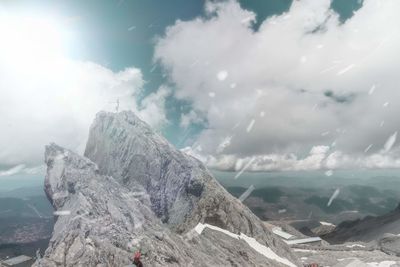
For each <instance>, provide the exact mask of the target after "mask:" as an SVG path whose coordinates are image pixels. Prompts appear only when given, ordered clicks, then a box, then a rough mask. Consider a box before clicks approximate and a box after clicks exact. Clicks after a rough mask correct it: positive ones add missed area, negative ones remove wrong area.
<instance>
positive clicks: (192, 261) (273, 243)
mask: <svg viewBox="0 0 400 267" xmlns="http://www.w3.org/2000/svg"><path fill="white" fill-rule="evenodd" d="M46 164H47V166H48V168H47V175H46V180H45V191H46V193H47V195H48V198H49V200H50V201H51V202H52V204H53V206H54V208H55V209H56V211H57V214H59V216H58V218H57V220H56V224H55V226H54V231H53V235H52V238H51V241H50V244H49V247H48V249H47V250H46V252H45V255H44V257H43V259H41V260H40V264H41V266H125V265H128V264H130V259H129V257H130V256H131V255H132V252H133V251H136V250H141V251H142V254H143V262H144V265H145V266H288V265H289V266H295V265H297V266H300V262H299V260H298V259H297V257H296V256H295V255H294V254H293V253H292V252H291V250H290V249H289V248H288V246H287V245H286V244H284V243H283V242H282V241H281V240H279V239H277V238H275V237H274V236H272V234H271V233H270V232H269V230H268V229H267V228H266V227H265V226H264V225H263V223H262V222H261V221H260V220H259V219H258V218H257V217H256V216H255V215H254V214H252V213H251V211H250V210H248V209H247V208H246V207H245V206H243V205H242V203H241V202H239V201H238V200H237V199H235V198H234V197H232V196H231V195H230V194H229V193H227V192H226V191H225V190H224V189H223V188H222V187H221V186H220V185H219V184H218V182H217V181H216V180H215V179H214V178H213V177H212V176H211V174H210V173H209V172H208V170H207V169H206V168H205V167H204V166H203V165H202V164H201V163H200V162H199V161H198V160H196V159H194V158H192V157H190V156H187V155H186V154H183V153H182V152H180V151H179V150H176V149H175V148H173V147H172V146H171V145H170V144H169V143H168V142H167V141H166V140H165V139H164V138H162V137H161V136H159V135H158V134H156V133H154V132H153V131H152V130H151V129H150V127H149V126H148V125H147V124H145V123H144V122H142V121H141V120H140V119H138V118H137V117H136V116H135V115H134V114H133V113H131V112H121V113H117V114H115V113H105V112H101V113H99V114H98V115H97V118H96V120H95V121H94V123H93V125H92V127H91V129H90V135H89V140H88V143H87V147H86V151H85V157H82V156H79V155H77V154H75V153H73V152H71V151H68V150H65V149H63V148H61V147H59V146H57V145H55V144H52V145H49V146H47V147H46ZM199 223H207V224H209V225H213V226H216V227H215V229H217V228H218V229H223V230H221V231H216V230H215V229H214V228H213V229H214V230H213V229H208V228H207V229H205V230H204V231H203V232H202V233H201V234H198V233H196V232H195V231H194V230H193V229H194V227H195V226H196V225H198V224H199ZM227 231H229V232H227ZM229 233H231V234H229ZM241 233H242V236H244V237H246V238H245V239H242V238H237V237H236V238H233V237H235V236H238V235H239V236H240V234H241ZM233 234H235V235H233ZM248 237H254V238H255V240H253V239H252V240H253V241H251V242H250V243H249V241H248V240H249V239H248ZM246 240H247V242H246ZM250 244H251V245H250ZM260 251H268V253H267V254H263V253H261V252H260ZM269 255H272V256H269ZM277 258H280V259H284V260H278V261H277ZM285 262H286V264H285ZM287 262H290V264H288V263H287ZM36 264H37V265H39V262H37V263H36Z"/></svg>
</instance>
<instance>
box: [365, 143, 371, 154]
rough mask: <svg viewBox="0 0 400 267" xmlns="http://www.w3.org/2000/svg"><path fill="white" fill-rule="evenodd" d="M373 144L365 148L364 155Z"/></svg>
mask: <svg viewBox="0 0 400 267" xmlns="http://www.w3.org/2000/svg"><path fill="white" fill-rule="evenodd" d="M372 146H373V144H370V145H369V146H367V148H366V149H365V150H364V153H367V152H368V151H369V150H370V149H371V148H372Z"/></svg>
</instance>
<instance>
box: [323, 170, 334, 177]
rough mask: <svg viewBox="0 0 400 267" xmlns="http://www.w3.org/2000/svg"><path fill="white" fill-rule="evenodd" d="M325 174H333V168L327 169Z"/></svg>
mask: <svg viewBox="0 0 400 267" xmlns="http://www.w3.org/2000/svg"><path fill="white" fill-rule="evenodd" d="M325 175H326V176H328V177H329V176H332V175H333V171H332V170H327V171H326V172H325Z"/></svg>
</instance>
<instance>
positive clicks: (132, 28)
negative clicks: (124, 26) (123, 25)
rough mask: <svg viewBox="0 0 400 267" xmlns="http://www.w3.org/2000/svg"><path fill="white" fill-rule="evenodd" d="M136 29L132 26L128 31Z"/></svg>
mask: <svg viewBox="0 0 400 267" xmlns="http://www.w3.org/2000/svg"><path fill="white" fill-rule="evenodd" d="M134 29H136V26H131V27H129V28H128V31H133V30H134Z"/></svg>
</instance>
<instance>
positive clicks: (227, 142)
mask: <svg viewBox="0 0 400 267" xmlns="http://www.w3.org/2000/svg"><path fill="white" fill-rule="evenodd" d="M231 140H232V136H227V137H225V138H224V139H223V140H222V142H221V143H220V144H219V145H218V148H217V153H222V152H223V151H224V149H225V148H226V147H228V146H229V145H230V144H231Z"/></svg>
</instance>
